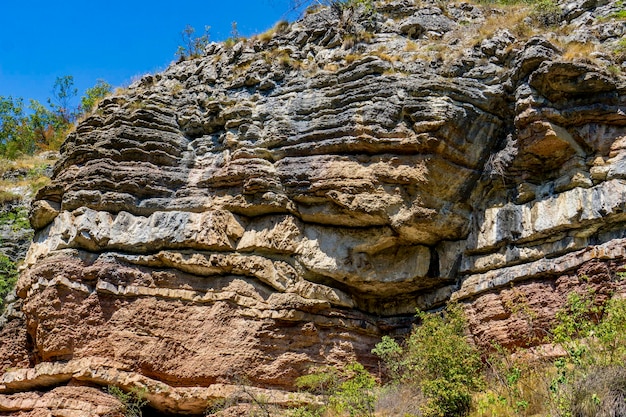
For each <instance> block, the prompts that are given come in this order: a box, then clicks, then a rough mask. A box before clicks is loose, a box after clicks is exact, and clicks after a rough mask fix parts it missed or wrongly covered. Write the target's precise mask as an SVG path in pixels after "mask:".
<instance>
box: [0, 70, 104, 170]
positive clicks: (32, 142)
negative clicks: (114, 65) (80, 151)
mask: <svg viewBox="0 0 626 417" xmlns="http://www.w3.org/2000/svg"><path fill="white" fill-rule="evenodd" d="M110 88H111V86H110V85H109V84H107V83H105V82H104V81H101V80H100V81H98V83H97V84H96V86H94V87H92V88H90V89H87V91H86V93H85V96H84V97H82V99H81V105H80V106H78V107H74V106H73V105H72V102H73V100H74V98H75V97H76V95H77V94H78V90H77V89H76V88H74V78H73V77H72V76H70V75H67V76H63V77H58V78H57V79H56V81H55V83H54V86H53V90H52V96H53V97H52V98H49V99H48V107H46V106H44V105H43V104H41V103H39V102H38V101H36V100H30V102H29V105H28V111H26V109H25V106H24V100H23V99H22V98H13V97H11V96H9V97H2V96H0V157H4V158H8V159H16V158H18V157H20V156H23V155H32V154H33V153H35V152H36V151H38V150H58V149H59V148H60V146H61V143H62V142H63V140H64V138H65V136H66V134H67V132H68V130H69V129H70V128H71V127H72V125H73V123H74V122H75V121H76V119H77V118H78V117H80V116H81V115H82V114H84V113H85V112H88V111H90V109H91V107H93V105H95V103H96V102H97V100H99V99H101V98H102V97H104V96H105V95H106V94H108V93H109V91H110Z"/></svg>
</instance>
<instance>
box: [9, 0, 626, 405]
mask: <svg viewBox="0 0 626 417" xmlns="http://www.w3.org/2000/svg"><path fill="white" fill-rule="evenodd" d="M561 6H562V9H563V15H562V16H561V24H562V25H571V28H575V29H576V32H571V33H574V34H578V35H576V36H582V35H581V34H582V33H583V31H585V30H587V31H588V32H589V33H591V34H592V35H593V36H594V38H593V39H592V40H590V42H592V41H593V42H596V43H597V47H598V48H599V50H602V48H605V50H606V51H610V50H611V48H612V47H613V46H612V45H614V44H616V42H618V41H619V39H620V38H621V36H623V34H624V33H625V32H626V30H625V22H624V21H623V20H619V19H612V18H610V17H609V16H611V13H613V12H614V11H615V8H616V7H617V6H615V5H614V4H612V3H611V2H609V3H607V2H587V1H586V2H563V3H562V4H561ZM498 13H503V12H497V11H494V10H492V9H489V8H485V7H479V6H476V5H472V4H469V3H455V4H451V5H449V6H448V8H447V9H446V10H445V13H444V10H442V9H441V8H440V7H439V6H436V5H428V6H427V7H420V6H416V5H415V4H414V2H410V1H406V0H404V1H387V2H380V3H377V9H376V11H375V12H374V13H373V14H372V15H367V14H366V12H365V11H363V10H360V11H359V10H357V12H355V15H353V16H351V17H349V19H348V17H347V16H338V15H337V14H336V13H334V12H333V11H332V10H326V9H323V10H321V11H318V12H317V13H312V14H309V15H307V16H305V17H304V18H303V19H302V20H300V21H298V22H296V23H294V24H292V25H289V26H288V27H282V28H280V30H276V31H275V32H274V33H273V34H271V36H265V37H259V38H256V39H254V38H253V39H250V40H245V41H240V42H239V43H237V44H236V45H234V46H232V47H227V46H226V45H223V44H211V45H209V46H208V47H207V49H206V51H205V54H204V55H203V56H202V57H199V58H196V59H189V60H184V61H181V62H178V63H175V64H172V65H171V66H170V67H169V68H168V69H167V70H165V71H164V72H162V73H159V74H155V75H147V76H144V77H143V78H142V79H141V80H139V81H137V82H136V83H134V84H133V85H131V86H130V87H129V88H128V89H126V90H124V91H119V92H117V93H116V94H114V95H112V96H110V97H108V98H106V99H104V100H103V101H102V102H101V103H100V104H99V106H98V108H97V110H96V111H95V112H94V113H93V114H92V115H91V116H89V117H88V118H87V119H85V120H84V121H83V122H81V123H80V124H79V125H78V126H77V128H76V129H75V131H74V132H72V133H71V134H70V135H69V136H68V138H67V140H66V142H65V143H64V145H63V149H62V155H61V159H60V161H59V162H58V163H57V165H56V167H55V169H54V175H53V178H52V183H51V184H50V185H49V186H47V187H45V188H44V189H42V190H41V191H40V192H39V193H38V195H37V198H36V201H35V202H34V203H33V205H32V209H31V223H32V224H33V226H34V227H35V228H36V233H35V238H34V241H33V243H32V244H31V246H30V250H29V253H28V256H27V259H26V263H25V266H26V267H25V270H24V271H23V273H22V275H21V277H20V280H19V283H18V288H17V295H18V297H19V299H20V303H22V304H21V311H22V313H23V315H24V319H23V320H24V322H23V327H22V328H20V329H12V328H11V327H10V326H8V325H5V327H4V328H3V329H2V333H0V339H1V340H2V344H0V355H4V354H5V352H6V351H7V348H6V347H5V346H10V345H8V344H5V342H4V340H9V339H10V340H11V343H13V344H18V345H19V344H21V345H20V346H21V347H22V348H23V349H25V350H26V351H28V352H29V355H30V359H29V364H28V365H26V364H24V362H19V360H18V359H15V360H14V361H13V363H8V362H7V363H5V362H0V365H2V368H0V372H3V374H0V415H33V416H34V415H38V414H34V411H32V410H34V408H33V407H35V405H36V404H44V405H42V407H44V408H45V407H49V408H50V407H53V406H52V405H49V404H54V403H53V401H52V400H49V398H52V397H54V396H53V394H54V393H55V392H57V391H56V390H61V391H59V394H58V395H59V396H60V397H59V398H61V397H62V396H63V395H67V394H66V393H64V391H63V389H79V388H80V389H82V390H87V391H88V389H93V388H90V387H93V386H106V385H117V386H120V387H122V388H124V389H131V388H133V387H138V388H147V390H148V395H147V398H148V400H149V402H150V406H151V407H153V408H154V409H157V410H161V411H163V412H168V413H180V414H198V415H199V414H202V413H203V412H204V409H206V406H207V403H211V401H214V400H216V399H219V398H224V397H227V396H230V395H233V390H235V388H233V386H234V385H233V384H235V381H238V380H239V381H241V380H242V378H245V380H246V381H247V383H249V384H250V385H252V386H254V387H256V388H255V389H259V390H265V391H263V393H264V394H263V395H265V396H266V397H267V398H269V402H270V403H273V404H276V405H278V406H282V407H284V406H287V405H289V404H292V403H294V404H297V403H304V402H307V401H309V402H310V401H315V399H313V398H296V396H293V395H292V394H289V392H290V391H293V390H294V380H295V378H297V377H298V376H300V375H302V374H303V373H305V372H306V370H307V369H308V368H309V367H311V366H312V365H324V364H330V365H342V364H345V363H348V362H350V361H353V360H359V361H360V362H362V363H364V364H365V365H366V366H368V367H370V368H371V369H374V368H375V366H376V363H377V362H376V358H374V357H373V356H372V354H371V349H372V347H373V345H374V344H375V343H376V342H377V341H378V340H380V337H381V336H382V335H384V334H391V335H400V334H402V333H404V332H407V331H408V330H409V329H410V326H411V325H412V322H413V315H414V313H415V309H416V308H420V309H426V310H427V309H435V308H438V307H440V306H442V305H443V304H445V303H446V302H447V301H449V300H451V299H453V300H456V301H458V302H461V303H463V304H464V305H465V307H466V311H467V313H468V318H469V321H470V325H471V329H470V330H471V331H472V333H473V336H474V337H475V339H476V341H477V342H478V343H481V344H489V343H490V342H491V341H498V342H500V343H501V344H503V345H514V344H518V343H524V340H525V338H527V336H528V332H529V331H531V330H532V329H530V330H529V329H526V328H525V327H524V323H523V320H520V317H518V312H515V311H514V309H511V308H510V306H511V303H514V302H516V301H515V300H518V299H520V297H523V298H524V299H525V300H526V302H528V303H529V305H530V306H532V307H533V308H535V309H536V310H537V311H538V317H537V323H540V324H541V325H545V326H548V325H549V323H550V320H551V319H552V318H553V316H554V313H555V311H556V309H558V307H559V305H562V304H563V302H564V300H565V299H566V297H567V293H568V292H569V291H571V290H572V289H573V288H576V287H577V286H579V285H580V282H579V279H578V277H579V276H580V275H581V274H585V276H587V277H588V281H589V282H591V283H592V284H593V285H594V286H596V287H597V288H598V290H599V291H601V292H602V291H603V292H605V293H606V294H609V293H610V292H620V291H621V290H623V288H622V287H623V286H624V284H623V283H622V282H621V281H619V280H616V279H615V277H616V275H615V274H616V272H618V271H620V268H621V267H622V264H623V262H624V259H625V258H626V253H625V250H624V239H626V236H625V235H624V232H623V230H624V223H625V222H626V211H625V209H624V207H625V203H626V162H625V161H626V114H625V111H626V96H625V95H624V92H625V91H626V83H625V78H624V76H623V72H620V71H619V70H615V68H618V69H619V66H620V65H622V63H621V62H619V59H621V58H619V57H616V56H614V55H610V54H608V52H607V53H604V54H601V53H599V55H597V57H596V58H594V59H595V61H593V60H590V59H573V58H570V57H569V56H568V55H567V51H566V47H565V46H563V45H566V42H567V39H565V40H564V37H566V35H562V34H559V33H551V32H550V30H549V29H546V28H542V29H533V30H534V32H533V33H532V34H530V35H529V34H524V35H521V34H520V33H518V31H515V30H504V29H498V30H495V31H493V32H492V33H489V34H487V35H484V34H483V35H482V36H483V38H482V39H474V38H472V37H473V36H474V35H475V34H476V33H478V32H477V31H478V30H479V29H480V28H482V27H486V25H487V24H489V22H491V20H490V19H494V16H495V17H498V16H500V15H499V14H498ZM585 19H586V20H585ZM583 21H584V23H583ZM567 27H570V26H567ZM599 28H601V29H602V30H600V29H599ZM564 32H567V31H564ZM592 35H589V36H592ZM567 36H569V35H567ZM572 36H574V35H572ZM564 42H565V43H564ZM572 42H573V41H572ZM622 66H623V65H622ZM610 68H613V70H611V69H610ZM624 71H626V68H625V69H624ZM12 335H15V336H12ZM9 362H10V361H9ZM72 384H74V385H76V386H74V385H72ZM50 387H57V388H55V389H54V390H52V391H47V392H46V393H45V394H41V393H37V392H38V391H37V390H43V389H49V388H50ZM87 391H85V392H84V395H86V396H87V395H88V394H89V392H91V391H89V392H87ZM91 394H93V395H96V394H94V393H93V392H91ZM91 394H89V395H91ZM98 395H103V396H105V397H106V396H107V395H108V394H103V393H98ZM51 396H52V397H51ZM96 397H97V395H96ZM105 397H103V398H105ZM81 398H82V397H81ZM94 398H95V397H94ZM106 398H108V397H106ZM79 400H80V399H77V400H76V401H79ZM55 401H56V400H55ZM81 401H82V400H81ZM85 401H88V400H85ZM98 401H100V400H97V399H94V400H93V401H92V404H94V407H96V405H97V404H100V405H98V406H99V407H105V408H106V407H108V406H107V405H106V404H108V403H107V402H106V401H108V400H106V401H105V400H103V402H102V403H99V402H98ZM7 404H8V405H7ZM20 404H23V405H20ZM45 404H48V405H45ZM3 407H4V408H3ZM11 407H12V408H11ZM20 407H22V408H20ZM29 407H30V408H29ZM68 407H69V406H68ZM70 408H71V407H70ZM105 408H101V409H97V408H93V409H89V410H91V411H89V413H90V414H89V415H94V416H95V415H104V414H106V413H109V412H113V411H111V410H112V409H111V410H110V409H108V408H107V409H106V410H105ZM18 413H22V414H18ZM29 413H30V414H29ZM68 415H69V414H68ZM83 415H84V414H83Z"/></svg>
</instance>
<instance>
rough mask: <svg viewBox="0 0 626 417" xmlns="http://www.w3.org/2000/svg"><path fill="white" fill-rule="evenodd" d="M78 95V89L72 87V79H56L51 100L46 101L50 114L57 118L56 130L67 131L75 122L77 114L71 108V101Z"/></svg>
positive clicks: (74, 109) (68, 77)
mask: <svg viewBox="0 0 626 417" xmlns="http://www.w3.org/2000/svg"><path fill="white" fill-rule="evenodd" d="M77 95H78V89H77V88H75V87H74V77H73V76H71V75H64V76H62V77H57V79H56V80H55V81H54V86H53V87H52V99H48V104H49V105H50V108H51V109H52V112H53V113H54V114H55V115H56V116H57V118H56V120H55V121H54V122H55V123H56V126H55V127H56V128H57V130H63V129H67V127H69V126H70V125H71V124H72V123H73V122H74V121H75V120H76V116H77V114H78V112H77V109H76V108H73V107H71V104H72V100H74V98H75V97H76V96H77Z"/></svg>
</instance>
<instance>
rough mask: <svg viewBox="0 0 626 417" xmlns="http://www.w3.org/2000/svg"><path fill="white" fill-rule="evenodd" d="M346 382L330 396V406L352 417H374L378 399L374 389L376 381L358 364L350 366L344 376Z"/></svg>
mask: <svg viewBox="0 0 626 417" xmlns="http://www.w3.org/2000/svg"><path fill="white" fill-rule="evenodd" d="M343 379H344V381H343V382H342V383H341V384H339V386H338V387H337V390H336V391H335V392H334V393H333V394H332V395H331V396H330V405H331V407H332V408H333V409H334V410H336V411H337V412H338V413H348V414H349V415H350V417H358V416H366V417H370V416H373V415H374V404H375V403H376V397H375V395H374V393H373V389H374V387H375V386H376V380H375V379H374V377H373V376H372V375H370V373H369V372H367V371H366V370H365V368H364V367H363V365H361V364H360V363H358V362H354V363H351V364H349V365H348V366H347V367H346V370H345V372H344V374H343Z"/></svg>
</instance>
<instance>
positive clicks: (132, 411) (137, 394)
mask: <svg viewBox="0 0 626 417" xmlns="http://www.w3.org/2000/svg"><path fill="white" fill-rule="evenodd" d="M106 391H107V392H108V393H109V394H111V395H112V396H114V397H115V398H117V399H118V401H119V402H121V403H122V406H123V409H122V413H124V417H141V416H142V411H141V410H142V408H143V407H144V406H145V405H146V404H148V401H147V400H146V399H145V395H146V391H145V390H139V389H133V390H132V391H129V392H125V391H123V390H122V389H121V388H119V387H116V386H114V385H110V386H108V387H107V388H106Z"/></svg>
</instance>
